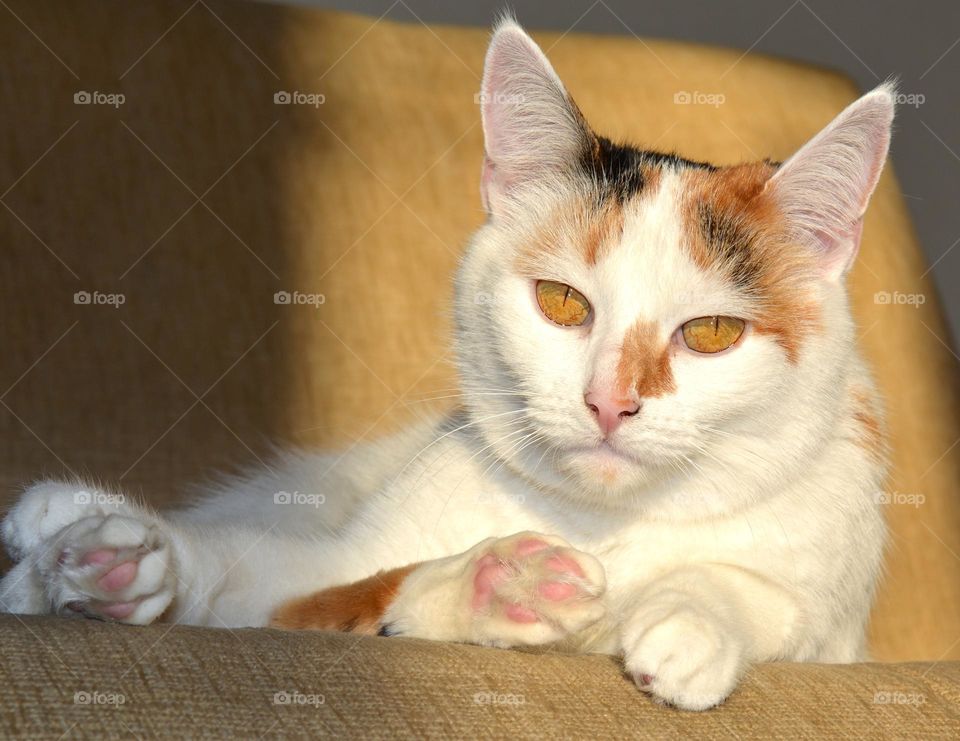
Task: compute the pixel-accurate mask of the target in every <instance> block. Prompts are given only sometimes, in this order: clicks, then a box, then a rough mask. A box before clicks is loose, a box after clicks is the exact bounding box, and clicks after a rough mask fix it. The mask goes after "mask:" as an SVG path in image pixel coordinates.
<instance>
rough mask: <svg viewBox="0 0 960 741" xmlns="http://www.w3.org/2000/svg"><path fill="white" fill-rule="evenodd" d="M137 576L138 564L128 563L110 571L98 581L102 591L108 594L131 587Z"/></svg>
mask: <svg viewBox="0 0 960 741" xmlns="http://www.w3.org/2000/svg"><path fill="white" fill-rule="evenodd" d="M136 576H137V563H136V562H135V561H127V562H125V563H122V564H120V565H119V566H115V567H114V568H112V569H110V571H108V572H107V573H106V574H104V575H103V576H101V577H100V578H99V579H98V580H97V584H98V585H99V587H100V588H101V589H103V590H104V591H107V592H116V591H119V590H121V589H124V588H125V587H127V586H129V585H130V583H131V582H133V580H134V579H135V578H136Z"/></svg>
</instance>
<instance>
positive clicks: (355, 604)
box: [270, 564, 417, 635]
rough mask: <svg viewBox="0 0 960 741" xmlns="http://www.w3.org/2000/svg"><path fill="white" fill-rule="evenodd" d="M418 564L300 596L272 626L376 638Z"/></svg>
mask: <svg viewBox="0 0 960 741" xmlns="http://www.w3.org/2000/svg"><path fill="white" fill-rule="evenodd" d="M416 567H417V564H411V565H410V566H403V567H402V568H399V569H393V570H392V571H380V572H378V573H376V574H374V575H373V576H370V577H367V578H366V579H361V580H360V581H357V582H354V583H353V584H344V585H341V586H338V587H330V588H329V589H324V590H322V591H320V592H315V593H314V594H311V595H309V596H308V597H298V598H297V599H293V600H290V601H289V602H286V603H284V604H283V605H281V606H280V607H279V608H278V609H277V610H276V611H275V612H274V613H273V616H272V617H271V618H270V627H272V628H287V629H290V630H337V631H342V632H347V633H365V634H368V635H376V633H377V631H378V630H379V629H380V620H381V618H382V617H383V614H384V613H385V612H386V611H387V608H388V607H390V604H391V603H392V602H393V600H394V598H396V596H397V592H398V591H399V589H400V585H401V584H403V580H404V579H406V578H407V576H408V575H409V574H410V572H411V571H413V570H414V569H415V568H416Z"/></svg>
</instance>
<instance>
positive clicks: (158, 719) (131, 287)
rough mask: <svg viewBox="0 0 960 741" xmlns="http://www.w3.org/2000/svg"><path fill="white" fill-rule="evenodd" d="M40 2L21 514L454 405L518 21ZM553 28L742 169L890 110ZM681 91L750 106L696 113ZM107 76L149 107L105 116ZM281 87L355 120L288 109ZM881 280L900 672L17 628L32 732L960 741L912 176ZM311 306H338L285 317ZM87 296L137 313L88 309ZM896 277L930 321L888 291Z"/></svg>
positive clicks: (23, 159) (954, 432)
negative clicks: (65, 483) (470, 245)
mask: <svg viewBox="0 0 960 741" xmlns="http://www.w3.org/2000/svg"><path fill="white" fill-rule="evenodd" d="M14 5H15V6H16V7H15V8H11V9H10V10H16V16H17V17H15V16H14V14H13V13H12V12H7V11H0V49H3V51H2V55H3V58H4V62H5V64H4V69H5V70H6V74H5V75H3V77H2V78H0V103H2V106H0V110H2V111H3V119H2V123H0V131H2V132H3V143H4V150H3V155H4V156H3V158H2V160H0V173H2V174H0V189H3V190H4V191H5V192H4V193H3V195H2V198H0V203H2V204H3V206H5V208H2V209H0V228H2V244H3V255H4V258H3V269H2V271H0V328H2V329H0V393H2V396H0V479H2V482H3V484H4V487H3V491H4V492H6V493H5V494H4V495H3V496H4V497H5V501H6V502H9V501H10V500H11V499H12V498H13V497H14V496H15V491H16V486H18V485H20V484H22V483H23V482H25V481H27V480H29V479H31V478H35V477H37V476H38V475H41V474H45V473H52V474H61V473H65V472H66V473H69V472H75V473H77V474H80V475H92V476H96V477H98V478H101V479H103V480H105V481H107V482H113V483H117V482H119V483H121V484H122V485H123V486H125V487H127V488H128V490H130V491H134V492H141V493H142V494H143V495H144V496H145V497H146V498H147V499H148V500H149V501H151V502H153V503H155V504H157V505H163V504H168V503H174V502H179V501H183V499H184V498H185V496H186V495H185V494H184V493H183V492H184V490H183V487H184V485H185V484H186V483H187V482H189V481H191V480H195V479H197V478H198V477H201V476H202V475H203V474H204V472H206V471H208V470H210V469H211V468H215V467H223V466H227V465H230V464H233V463H242V462H248V461H251V460H254V459H255V458H257V457H263V456H265V455H266V454H267V447H268V446H267V441H268V440H271V439H274V440H276V439H279V440H285V441H291V442H295V443H303V444H320V445H349V444H350V443H351V441H353V440H356V439H359V438H370V437H373V436H376V435H380V434H383V433H385V432H386V431H388V430H390V429H394V428H396V427H398V426H400V425H402V424H404V422H405V420H407V419H408V418H410V417H411V415H412V414H414V413H415V410H419V409H422V408H423V406H424V405H423V404H421V403H416V404H413V403H412V402H417V401H418V400H422V399H424V398H425V397H430V396H437V395H444V394H443V392H442V390H444V389H449V388H450V387H451V385H452V384H453V383H454V382H455V381H454V378H453V375H452V372H451V367H450V363H449V358H448V352H449V342H448V340H449V333H450V325H449V315H448V308H447V307H448V304H449V299H450V288H449V277H450V275H451V272H452V270H453V269H454V266H455V264H456V261H457V258H458V256H459V254H460V251H461V249H462V245H463V243H464V240H465V238H466V237H467V235H468V234H469V233H470V231H471V230H472V229H474V228H475V227H476V226H477V225H478V224H479V223H480V221H481V219H482V218H483V217H482V212H481V209H480V201H479V197H478V185H477V179H478V175H479V163H480V157H481V151H482V141H481V131H480V127H479V124H478V110H477V107H476V105H475V104H474V93H475V91H476V90H477V89H478V76H479V74H480V70H481V62H482V55H483V51H484V46H485V43H486V40H487V33H486V32H485V31H484V30H482V29H479V30H475V29H473V30H467V29H460V28H444V27H435V28H426V27H423V26H422V25H420V24H418V23H410V24H396V23H391V22H386V21H382V22H379V23H377V22H374V21H373V19H368V18H362V17H356V16H349V15H341V14H335V13H329V12H315V11H308V10H294V9H291V8H286V7H281V6H274V5H261V4H247V3H241V2H226V1H224V0H218V1H214V0H208V1H207V2H204V3H199V4H196V3H195V4H192V5H191V4H190V2H189V1H188V0H183V1H182V2H180V1H177V0H148V1H146V2H139V3H136V4H129V3H122V2H119V1H117V2H95V3H94V2H88V3H83V4H79V5H78V4H75V3H68V2H64V1H62V0H56V1H52V2H46V3H34V4H31V3H26V2H19V3H14ZM535 36H536V37H537V38H538V40H539V41H541V42H542V44H543V46H544V48H545V49H548V50H549V55H550V57H551V58H552V60H553V61H554V63H555V65H556V67H557V69H558V71H559V72H560V74H561V76H563V78H564V79H565V80H566V81H567V83H568V86H569V88H570V90H571V91H572V93H573V95H574V96H575V97H576V99H577V101H578V102H579V104H580V106H581V108H582V109H583V110H584V112H585V113H586V115H587V117H588V118H589V119H590V120H591V122H592V123H593V124H594V125H595V127H596V128H597V129H598V130H600V131H601V132H603V133H605V134H607V135H610V136H614V137H624V138H630V139H633V140H636V141H639V142H642V143H644V144H646V145H647V146H649V147H654V148H659V149H665V150H670V149H677V150H679V151H681V152H682V153H683V154H685V155H688V156H691V157H694V158H704V159H710V160H715V161H718V162H721V163H729V162H735V161H738V160H743V159H753V158H760V157H763V156H771V157H774V158H783V157H785V156H787V155H788V154H790V153H791V152H792V151H793V150H794V149H795V148H796V147H798V146H799V145H800V144H801V143H802V142H803V141H804V140H805V139H806V138H807V137H808V136H810V135H811V134H812V133H814V132H815V131H816V130H817V129H818V128H819V127H820V126H822V125H823V124H825V123H826V122H827V121H828V120H829V119H830V118H831V117H832V116H833V115H834V114H835V113H836V112H837V111H839V110H840V108H841V107H842V106H843V105H844V104H845V103H847V102H848V101H849V100H851V99H852V98H853V97H854V96H855V94H856V91H855V90H854V88H853V86H852V85H851V83H850V82H849V81H847V80H846V79H844V78H842V77H840V76H839V75H837V74H834V73H831V72H827V71H824V70H819V69H813V68H810V67H806V66H802V65H798V64H793V63H789V62H785V61H781V60H777V59H772V58H767V57H762V56H759V55H756V54H748V55H746V56H743V57H742V58H740V53H739V52H737V51H730V50H722V49H714V48H705V47H699V46H693V45H689V44H680V43H668V42H657V41H650V42H641V41H638V40H636V39H633V38H629V37H624V38H610V37H605V38H601V37H592V36H586V35H580V34H577V33H575V32H574V33H570V34H568V35H566V36H563V37H560V36H559V35H558V34H535ZM41 40H42V41H41ZM681 90H687V91H694V90H700V91H716V92H721V93H722V94H723V95H724V96H725V103H724V104H723V105H722V106H720V107H718V108H713V107H707V106H696V105H688V106H678V105H674V104H673V96H674V94H675V93H676V92H678V91H681ZM80 91H86V92H88V93H92V92H94V91H97V92H100V93H107V94H109V93H122V94H123V96H125V100H124V102H123V103H122V105H119V106H118V107H111V106H109V105H97V104H90V105H79V104H75V102H74V96H75V94H76V93H78V92H80ZM279 91H288V92H292V91H301V92H306V93H320V94H322V95H323V96H325V99H324V102H323V104H322V105H318V106H316V107H313V106H310V105H279V104H275V103H274V95H275V93H277V92H279ZM894 151H896V142H894ZM851 284H852V290H853V294H854V297H855V304H856V313H857V318H858V320H859V322H860V325H861V327H862V334H861V342H862V343H863V347H864V349H865V351H866V353H867V355H868V356H869V358H870V360H871V361H872V363H873V365H874V368H875V369H876V374H877V377H878V379H879V381H880V385H881V387H882V388H883V391H884V392H885V394H886V397H887V403H888V408H889V426H890V431H891V439H892V445H893V459H894V470H893V475H892V477H891V480H890V484H889V487H888V488H889V492H892V493H896V494H898V495H920V496H922V498H923V501H922V504H920V505H919V506H913V504H904V503H899V502H905V501H908V500H909V501H911V502H913V503H916V502H917V501H918V500H919V498H920V496H914V497H912V498H909V497H903V496H893V497H892V501H893V502H894V503H892V504H891V505H890V506H889V508H888V512H889V521H890V525H891V528H892V532H893V541H892V546H891V549H890V553H889V558H888V574H887V577H886V579H885V581H884V583H883V586H882V589H881V591H880V597H879V601H878V604H877V607H876V610H875V613H874V617H873V623H872V628H871V637H872V645H873V651H874V655H875V657H876V658H877V659H878V660H880V661H884V662H918V663H900V664H872V665H861V666H842V667H840V666H835V667H827V666H816V665H787V664H781V665H769V666H763V667H758V668H756V669H755V670H754V671H753V672H752V673H751V674H750V675H749V677H748V678H747V679H746V680H745V682H744V684H743V686H742V688H741V689H740V690H739V691H738V692H737V693H736V694H735V695H734V696H733V697H732V698H731V699H730V700H729V701H728V702H727V703H726V704H725V705H724V706H723V707H721V708H720V709H718V710H715V711H712V712H711V713H708V714H705V715H690V714H683V713H678V712H675V711H672V710H669V709H665V708H660V707H657V706H655V705H653V704H652V703H651V702H650V701H649V700H648V699H647V698H646V697H644V696H643V695H641V694H640V693H638V692H637V691H636V690H635V689H634V688H633V687H632V685H631V684H630V683H629V682H628V681H627V680H626V679H624V678H623V677H622V676H621V674H620V671H619V668H618V664H617V662H616V660H615V659H614V658H610V657H564V656H558V655H554V654H551V653H549V652H547V653H545V654H540V655H531V654H528V653H522V652H514V651H495V650H484V649H478V648H475V647H469V646H453V645H442V644H428V643H421V642H416V641H409V640H403V639H390V640H384V639H369V638H365V639H359V640H358V639H357V638H356V637H355V636H343V635H335V634H333V635H331V634H297V633H281V632H277V631H266V630H243V631H226V630H221V631H217V630H211V629H195V628H179V627H178V628H174V629H171V628H170V626H166V625H157V626H153V627H149V628H142V629H138V628H130V627H123V626H116V625H106V624H100V623H94V622H89V621H82V620H63V619H51V618H25V619H20V618H17V617H11V616H0V630H2V640H0V654H2V661H0V677H2V679H0V733H3V734H7V735H10V734H12V735H34V736H57V735H60V734H61V733H63V732H68V733H69V734H71V735H89V736H94V737H99V736H108V735H117V736H119V735H124V736H129V735H130V734H135V735H137V736H139V737H145V736H152V735H180V734H184V733H188V732H189V733H191V734H195V735H200V734H202V733H206V734H211V735H230V736H239V737H247V736H258V735H261V734H267V735H294V734H298V735H299V734H310V735H312V734H322V733H329V734H344V733H350V734H353V735H373V734H375V733H378V732H380V733H396V734H415V735H427V734H431V735H444V734H449V735H455V736H463V737H479V736H487V735H497V734H501V733H507V732H509V733H512V734H515V735H519V736H526V735H541V734H545V735H548V736H580V735H590V736H610V735H616V736H621V735H628V734H639V733H649V734H651V735H656V736H663V737H671V736H678V735H681V734H683V735H686V734H693V735H695V736H698V737H705V736H711V735H716V736H724V737H726V736H729V735H734V736H738V737H739V736H743V735H746V734H759V735H772V734H774V733H778V732H791V733H797V734H815V733H819V732H822V731H824V730H825V729H833V730H838V731H846V732H848V733H851V734H854V735H858V734H870V735H872V734H874V733H880V732H887V733H890V734H899V733H903V734H906V735H909V734H910V733H911V731H912V732H916V733H921V732H922V733H926V734H931V735H941V734H944V735H946V734H952V735H956V734H958V733H960V728H958V725H957V723H958V720H957V719H958V715H960V710H958V705H957V702H958V698H960V686H958V680H960V664H958V663H951V661H956V660H957V659H960V558H958V553H960V497H958V486H957V485H958V482H960V470H958V463H960V445H957V444H956V441H957V439H958V438H960V423H958V403H957V402H958V398H957V383H956V381H957V362H958V361H957V359H956V357H955V356H954V355H953V353H952V352H951V350H950V348H949V346H948V344H949V340H948V339H947V334H946V332H945V329H944V323H943V319H942V317H941V314H940V312H939V308H938V304H937V300H936V296H935V294H934V291H933V287H932V284H931V282H930V279H929V276H928V275H927V274H926V268H925V265H924V260H923V257H922V255H921V252H920V250H919V248H918V246H917V242H916V238H915V236H914V233H913V229H912V227H911V225H910V222H909V219H908V217H907V214H906V210H905V208H904V204H903V199H902V197H901V195H900V193H899V190H898V186H897V182H896V179H895V177H894V174H893V172H892V170H890V169H889V168H888V169H887V171H886V173H885V174H884V177H883V180H882V181H881V185H880V188H879V193H878V194H877V196H876V197H875V199H874V203H873V205H872V207H871V209H870V212H869V214H868V218H867V223H866V229H865V236H864V242H863V250H862V258H861V260H860V262H859V264H858V266H857V268H856V270H855V271H854V274H853V278H852V281H851ZM294 290H299V291H303V292H311V293H312V292H318V293H323V294H324V295H325V297H326V301H325V303H324V304H323V305H322V306H320V307H319V308H315V307H310V306H292V305H283V304H278V303H275V302H274V293H275V292H277V291H294ZM81 291H87V292H91V293H92V292H94V291H99V292H101V293H103V294H110V293H118V294H122V295H123V297H124V299H125V302H124V303H123V305H122V306H120V307H119V308H115V307H114V306H110V305H95V304H93V303H90V304H82V303H81V304H78V303H76V302H75V299H74V296H75V294H76V293H77V292H81ZM880 291H888V292H893V291H901V292H905V293H923V294H924V295H925V296H926V299H927V300H926V303H925V304H924V305H922V306H920V307H919V308H916V309H914V308H905V307H902V306H894V305H883V304H878V303H877V302H875V301H874V294H875V293H877V292H880ZM438 403H439V404H443V403H444V402H442V401H441V402H438ZM920 662H923V663H920ZM76 692H90V693H93V692H100V693H119V694H122V695H123V697H124V698H125V703H124V704H123V705H122V706H121V707H105V706H103V705H100V704H97V703H87V704H84V703H83V696H78V697H79V701H78V702H75V699H74V695H75V693H76ZM276 692H299V693H302V694H304V695H318V696H319V695H322V696H323V704H322V705H320V706H319V707H317V706H315V705H278V704H276V703H275V702H274V701H273V697H274V693H276ZM490 692H493V693H500V694H512V695H516V696H520V697H521V699H522V700H523V702H522V704H511V705H507V706H504V705H498V704H485V703H484V701H483V700H484V698H485V697H487V695H485V694H483V693H490ZM478 693H479V694H478ZM877 693H894V694H892V695H890V694H888V695H877ZM896 693H900V695H902V697H901V696H900V695H897V694H896ZM891 697H892V698H893V699H894V700H895V701H894V702H890V703H884V702H883V700H884V699H885V698H887V699H889V698H891ZM904 698H906V700H904ZM911 698H912V699H911ZM920 699H922V700H923V703H922V704H920ZM317 702H319V701H317ZM517 702H519V700H518V701H517Z"/></svg>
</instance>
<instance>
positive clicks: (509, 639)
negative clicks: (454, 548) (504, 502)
mask: <svg viewBox="0 0 960 741" xmlns="http://www.w3.org/2000/svg"><path fill="white" fill-rule="evenodd" d="M605 590H606V578H605V575H604V571H603V566H601V564H600V562H599V561H597V559H596V558H594V557H593V556H591V555H589V554H587V553H583V552H581V551H578V550H576V549H574V548H572V547H570V545H569V544H567V543H566V542H565V541H563V540H562V539H560V538H557V537H554V536H549V535H540V534H537V533H518V534H517V535H513V536H510V537H507V538H499V539H496V538H491V539H490V540H486V541H484V542H482V543H480V544H479V545H477V546H476V547H475V548H472V549H471V550H469V551H467V552H466V553H463V554H460V555H459V556H454V557H452V558H449V559H439V560H438V561H431V562H427V563H425V564H422V565H421V566H420V567H418V568H417V569H416V570H415V571H413V572H412V573H411V574H410V576H409V577H408V578H407V581H406V582H405V583H404V585H403V587H402V588H401V590H400V594H399V595H398V597H397V599H396V601H395V602H394V603H393V604H392V605H391V606H390V608H389V609H388V611H387V614H386V615H385V616H384V622H385V623H386V624H388V626H389V628H388V630H389V631H390V632H400V633H404V634H408V635H417V636H420V637H424V638H434V639H438V640H456V641H469V642H471V643H479V644H482V645H491V646H521V645H539V644H544V643H552V642H554V641H558V640H560V639H563V638H565V637H567V636H570V635H573V634H575V633H578V632H579V631H581V630H583V629H585V628H587V627H589V626H590V625H592V624H594V623H596V622H597V621H598V620H600V618H601V617H603V615H604V613H605V607H604V604H603V601H602V596H603V594H604V591H605Z"/></svg>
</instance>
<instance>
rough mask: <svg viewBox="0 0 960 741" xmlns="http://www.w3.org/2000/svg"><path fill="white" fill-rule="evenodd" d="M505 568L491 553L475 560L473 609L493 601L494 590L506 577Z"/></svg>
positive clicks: (485, 605) (480, 607)
mask: <svg viewBox="0 0 960 741" xmlns="http://www.w3.org/2000/svg"><path fill="white" fill-rule="evenodd" d="M506 573H507V568H506V566H504V564H502V563H501V562H500V560H499V559H498V558H497V557H496V556H494V555H493V554H492V553H488V554H487V555H486V556H484V557H483V558H481V559H480V560H479V561H478V562H477V574H476V576H474V577H473V609H474V610H481V609H483V608H484V607H487V606H488V605H489V604H490V602H492V601H493V595H494V591H495V590H496V587H497V585H498V584H500V583H501V582H502V581H503V580H504V578H505V577H506Z"/></svg>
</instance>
